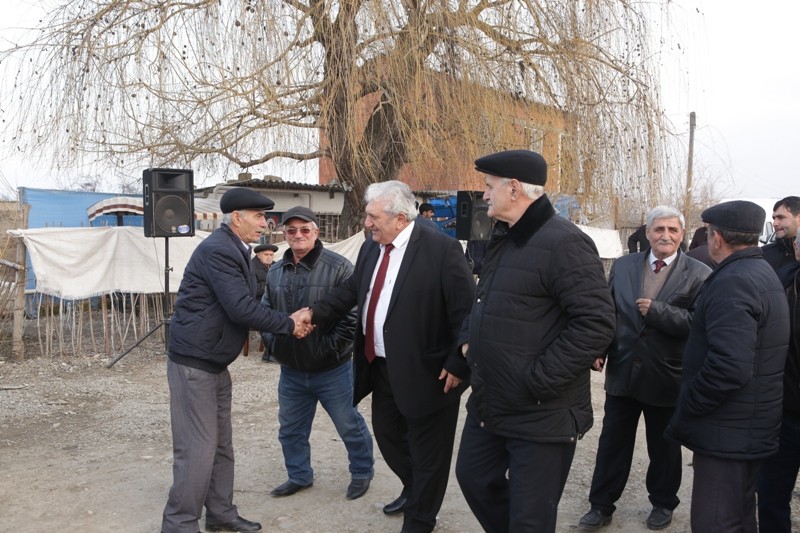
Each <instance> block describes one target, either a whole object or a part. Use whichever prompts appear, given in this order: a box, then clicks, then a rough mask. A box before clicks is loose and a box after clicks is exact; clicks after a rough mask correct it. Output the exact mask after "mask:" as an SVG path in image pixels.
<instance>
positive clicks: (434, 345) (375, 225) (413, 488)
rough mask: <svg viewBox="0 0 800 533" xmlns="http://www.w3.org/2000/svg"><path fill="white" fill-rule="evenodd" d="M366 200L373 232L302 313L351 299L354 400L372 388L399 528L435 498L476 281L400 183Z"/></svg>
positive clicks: (420, 516)
mask: <svg viewBox="0 0 800 533" xmlns="http://www.w3.org/2000/svg"><path fill="white" fill-rule="evenodd" d="M365 200H366V202H367V206H366V219H365V225H366V228H367V229H368V230H369V231H370V232H371V233H372V239H367V241H366V242H365V243H364V245H363V246H362V247H361V250H360V252H359V255H358V259H357V261H356V265H355V272H354V273H353V275H352V276H351V277H350V278H349V279H348V280H347V281H346V282H345V283H344V284H343V285H341V286H340V287H338V288H337V289H335V290H333V291H331V292H330V293H328V294H327V295H326V297H325V299H324V300H321V301H318V302H316V303H314V304H313V305H312V307H311V313H312V315H313V322H314V323H318V322H326V321H329V320H331V319H334V318H335V317H338V316H340V315H344V314H345V313H347V312H348V311H349V310H350V309H352V307H353V306H354V305H357V306H358V320H359V324H360V327H357V328H356V341H355V357H354V361H355V367H356V374H355V391H354V398H353V400H354V402H355V403H358V402H359V401H360V400H361V399H362V398H364V397H365V396H367V395H368V394H369V393H370V392H371V393H372V426H373V432H374V434H375V440H376V441H377V443H378V447H379V448H380V451H381V453H382V455H383V458H384V459H385V460H386V463H387V464H388V465H389V467H390V468H391V469H392V471H393V472H394V473H395V474H397V476H398V477H399V478H400V480H401V481H402V482H403V491H402V493H401V494H400V497H399V498H397V499H396V500H395V501H393V502H391V503H389V504H388V505H386V506H385V507H384V508H383V511H384V513H386V514H399V513H400V512H403V514H404V520H403V528H402V531H403V532H415V533H416V532H429V531H432V530H433V528H434V526H435V525H436V514H437V513H438V512H439V508H440V507H441V505H442V501H443V500H444V494H445V490H446V488H447V480H448V478H449V473H450V462H451V458H452V453H453V441H454V438H455V431H456V422H457V419H458V411H459V407H460V401H459V400H460V397H461V394H462V393H463V392H464V389H465V388H466V387H467V385H468V377H469V368H468V366H467V364H466V361H465V360H464V358H463V357H462V356H461V355H460V354H459V352H458V350H457V348H456V341H457V337H458V332H459V329H460V327H461V323H462V322H463V321H464V318H465V317H466V316H467V314H468V313H469V310H470V308H471V306H472V300H473V295H474V292H475V284H474V282H473V279H472V274H471V273H470V271H469V267H468V265H467V262H466V259H465V258H464V253H463V250H462V249H461V245H460V244H459V242H458V241H457V240H455V239H452V238H450V237H448V236H447V235H446V234H444V233H441V232H438V231H435V230H432V229H431V228H428V227H426V226H423V225H420V224H416V223H415V221H414V219H415V218H416V216H417V210H416V206H415V203H414V196H413V194H412V193H411V190H410V189H409V188H408V186H407V185H406V184H404V183H402V182H399V181H387V182H382V183H375V184H372V185H370V186H369V187H368V188H367V191H366V194H365Z"/></svg>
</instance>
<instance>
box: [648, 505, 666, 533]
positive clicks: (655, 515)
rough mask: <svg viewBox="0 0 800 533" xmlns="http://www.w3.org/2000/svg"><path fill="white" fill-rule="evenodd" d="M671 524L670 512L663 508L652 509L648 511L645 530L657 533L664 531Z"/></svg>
mask: <svg viewBox="0 0 800 533" xmlns="http://www.w3.org/2000/svg"><path fill="white" fill-rule="evenodd" d="M671 523H672V511H670V510H669V509H664V508H663V507H653V510H652V511H650V516H648V517H647V522H645V524H646V525H647V529H653V530H656V531H658V530H659V529H664V528H665V527H667V526H668V525H670V524H671Z"/></svg>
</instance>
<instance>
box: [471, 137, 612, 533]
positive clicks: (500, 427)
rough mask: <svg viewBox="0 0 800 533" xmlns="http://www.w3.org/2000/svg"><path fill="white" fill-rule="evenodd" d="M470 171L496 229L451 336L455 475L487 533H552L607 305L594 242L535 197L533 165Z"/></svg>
mask: <svg viewBox="0 0 800 533" xmlns="http://www.w3.org/2000/svg"><path fill="white" fill-rule="evenodd" d="M475 166H476V169H477V170H478V171H480V172H482V173H484V174H486V175H487V176H486V192H485V193H484V195H483V197H484V199H485V200H486V201H487V202H488V205H489V211H488V215H489V216H490V217H492V218H494V219H495V220H496V221H497V222H496V223H495V226H494V230H493V233H492V236H491V241H490V243H489V246H488V249H487V251H486V259H485V261H484V263H483V267H482V272H481V278H480V282H479V283H478V288H477V295H476V298H475V301H474V304H473V307H472V312H471V314H470V316H469V317H468V318H467V320H466V321H465V323H464V325H463V327H462V330H461V335H460V337H459V346H460V348H461V353H462V354H463V355H465V357H466V358H467V363H468V364H469V366H470V368H471V370H472V394H471V395H470V398H469V400H468V402H467V418H466V421H465V423H464V431H463V434H462V437H461V447H460V449H459V451H458V459H457V463H456V476H457V478H458V483H459V485H460V486H461V490H462V492H463V493H464V497H465V498H466V500H467V503H468V504H469V506H470V508H471V509H472V512H473V513H474V514H475V516H476V518H477V519H478V521H479V522H480V524H481V526H482V527H483V528H484V529H485V530H486V531H488V532H507V531H537V532H547V531H555V527H556V518H557V510H558V501H559V500H560V499H561V494H562V492H563V490H564V485H565V484H566V482H567V475H568V474H569V470H570V466H571V465H572V458H573V456H574V454H575V446H576V443H577V441H578V439H580V438H581V437H582V436H583V434H584V433H585V432H586V431H587V430H588V429H589V428H590V427H591V426H592V422H593V417H592V405H591V395H590V383H589V374H590V371H591V368H592V364H593V363H594V361H595V359H597V358H599V357H602V356H603V355H604V354H605V350H606V348H607V347H608V345H609V343H610V342H611V339H612V338H613V335H614V304H613V301H612V299H611V293H610V291H609V288H608V284H607V283H606V277H605V274H604V272H603V266H602V264H601V263H600V258H599V257H598V254H597V249H596V248H595V245H594V243H593V242H592V240H591V239H590V238H589V237H588V236H587V235H586V234H585V233H583V232H582V231H581V230H580V229H578V228H577V227H576V226H575V225H574V224H573V223H571V222H570V221H568V220H567V219H565V218H562V217H559V216H558V215H557V214H556V212H555V210H554V209H553V206H552V205H551V204H550V201H549V199H548V198H547V196H546V195H545V194H544V184H545V181H546V179H547V164H546V162H545V160H544V158H543V157H542V156H541V155H539V154H537V153H535V152H530V151H527V150H512V151H507V152H500V153H497V154H492V155H489V156H486V157H482V158H480V159H478V160H477V161H476V162H475Z"/></svg>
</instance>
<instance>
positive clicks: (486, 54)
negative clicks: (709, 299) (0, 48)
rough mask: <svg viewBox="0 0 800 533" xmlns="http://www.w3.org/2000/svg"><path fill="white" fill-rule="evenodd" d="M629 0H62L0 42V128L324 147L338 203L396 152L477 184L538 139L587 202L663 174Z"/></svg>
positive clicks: (98, 155)
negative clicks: (28, 29)
mask: <svg viewBox="0 0 800 533" xmlns="http://www.w3.org/2000/svg"><path fill="white" fill-rule="evenodd" d="M637 5H641V4H631V3H627V2H619V1H617V0H557V1H547V0H446V1H445V0H394V1H391V0H346V1H337V0H327V1H320V0H240V1H233V0H192V1H188V2H187V1H184V0H160V1H155V0H69V1H67V0H63V1H62V3H61V5H60V7H58V8H57V9H53V10H51V11H50V12H49V13H48V15H47V16H46V17H45V18H44V19H43V20H42V21H41V24H40V28H39V29H38V33H37V34H36V35H35V37H34V38H32V39H31V41H29V42H27V43H22V44H17V45H14V46H13V47H11V48H9V49H7V50H6V51H5V52H4V53H3V56H2V58H3V59H4V60H5V62H6V65H7V68H8V66H12V65H13V71H12V72H8V71H7V72H6V80H9V79H13V80H14V87H13V91H12V92H11V93H9V94H11V95H12V97H13V98H14V101H13V102H5V104H4V106H3V110H4V111H3V114H4V116H3V118H4V121H5V123H6V125H7V127H6V130H5V138H4V139H3V141H4V143H5V145H6V146H7V147H9V146H10V147H12V149H14V150H19V151H22V152H25V153H31V154H34V153H35V154H41V155H43V156H44V157H48V158H49V159H50V160H51V161H57V162H58V164H59V165H62V166H66V165H69V164H71V163H78V162H81V161H85V160H86V159H87V158H94V159H99V160H101V161H104V162H105V163H107V164H110V165H114V166H118V167H127V168H132V167H139V168H140V167H141V166H150V165H156V166H167V165H195V166H201V167H203V168H205V169H207V171H208V172H209V173H211V172H214V171H215V170H219V169H220V168H225V167H227V168H230V167H235V168H237V169H242V170H249V171H252V172H258V170H259V167H260V166H263V165H265V164H267V163H268V162H270V161H273V160H276V159H278V158H283V160H284V161H292V160H294V161H308V160H311V159H321V160H322V161H323V165H322V166H323V168H330V169H331V170H332V175H335V176H336V177H337V178H338V179H339V180H340V181H341V182H349V183H350V184H352V192H351V193H350V194H348V195H347V202H346V209H345V212H346V213H347V214H349V215H352V216H355V215H358V214H359V213H360V212H361V209H362V206H361V198H362V197H363V192H364V189H365V188H366V186H367V185H369V184H370V183H372V182H376V181H383V180H388V179H394V178H397V177H398V176H401V173H402V171H403V169H404V168H405V169H412V170H411V171H409V172H412V174H414V177H415V179H416V184H417V185H418V187H423V188H429V189H433V190H442V189H443V187H442V185H443V184H445V185H447V186H448V187H447V188H452V186H453V179H454V177H455V186H456V187H458V188H466V187H474V186H476V185H477V184H478V183H479V181H478V180H477V176H476V175H475V174H474V172H473V170H472V168H471V167H472V165H471V162H472V161H473V160H474V159H475V158H476V157H479V156H480V155H483V154H485V153H487V152H490V151H493V150H498V149H507V148H527V147H542V146H545V147H549V152H550V153H551V154H554V155H551V157H550V159H551V161H550V163H551V168H552V169H554V170H553V171H552V172H551V176H550V184H549V185H548V187H549V188H550V190H551V192H553V193H568V194H574V195H577V196H578V199H579V201H580V202H581V203H582V204H583V205H584V208H585V209H586V210H587V212H588V213H589V215H588V216H589V217H590V218H591V217H593V216H596V214H597V213H608V212H610V209H611V206H612V198H614V197H617V198H620V197H621V198H623V199H624V202H627V204H628V205H631V206H636V207H641V206H642V205H647V204H651V203H652V199H653V196H654V195H657V194H658V191H659V189H660V187H661V185H662V180H663V178H662V176H663V175H664V174H663V168H664V167H663V162H664V157H665V156H664V151H663V146H664V142H663V141H664V137H663V136H664V133H663V132H664V128H663V124H662V116H661V113H660V108H659V97H658V93H657V90H656V88H657V86H658V84H657V82H656V81H655V78H654V76H653V75H652V72H653V70H652V69H653V68H654V67H655V65H654V64H651V63H650V56H649V52H648V46H649V43H650V41H651V39H652V35H651V30H650V29H649V28H648V26H647V21H648V20H649V19H648V14H647V13H645V12H642V11H639V9H640V8H637ZM642 9H643V8H642ZM648 9H650V8H648ZM12 110H13V111H12ZM553 159H555V160H553ZM262 168H263V167H262ZM414 168H416V170H413V169H414ZM443 180H444V181H443ZM448 180H449V181H448ZM617 201H618V200H617ZM348 220H349V221H351V222H352V221H355V220H357V219H356V218H349V219H348ZM351 228H352V225H351Z"/></svg>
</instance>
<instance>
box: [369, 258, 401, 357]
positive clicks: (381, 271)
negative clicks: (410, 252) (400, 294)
mask: <svg viewBox="0 0 800 533" xmlns="http://www.w3.org/2000/svg"><path fill="white" fill-rule="evenodd" d="M392 248H394V245H393V244H391V243H389V244H387V245H386V246H385V247H384V248H383V259H381V264H380V266H379V267H378V273H377V274H376V275H375V283H374V284H373V285H372V292H371V293H370V295H369V304H368V305H367V325H366V328H365V331H364V355H365V356H366V358H367V361H369V362H370V363H371V362H372V361H373V360H374V359H375V357H376V355H375V325H374V323H375V308H376V307H378V300H379V299H380V297H381V290H382V289H383V282H384V281H386V269H388V268H389V252H391V251H392Z"/></svg>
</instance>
